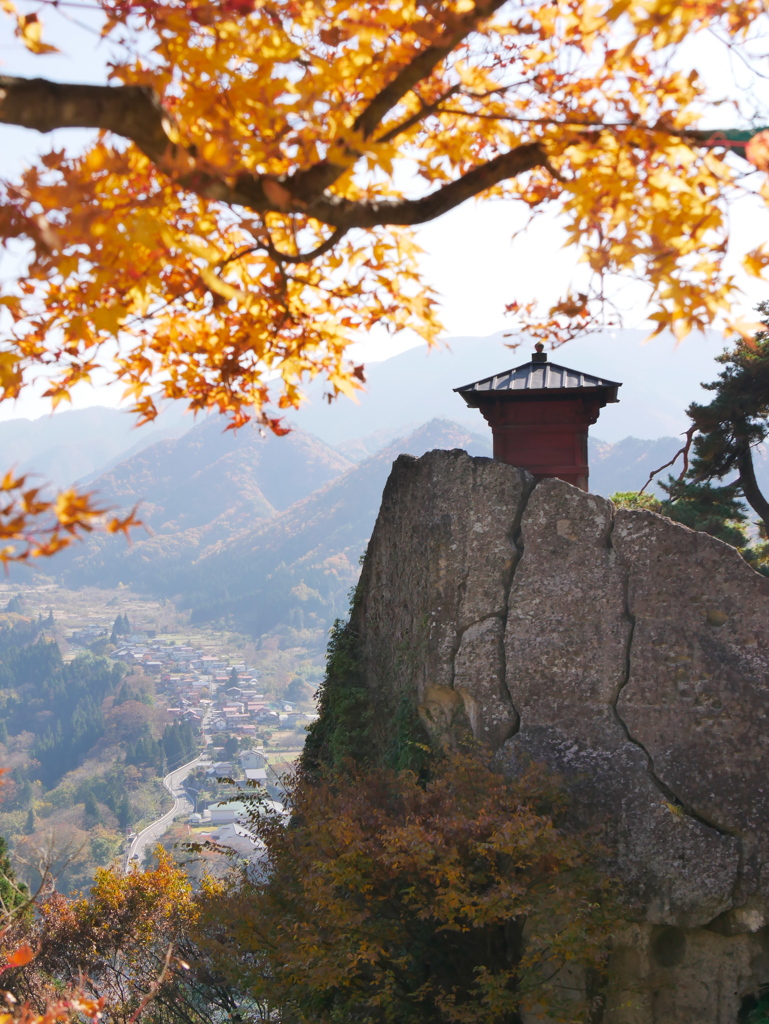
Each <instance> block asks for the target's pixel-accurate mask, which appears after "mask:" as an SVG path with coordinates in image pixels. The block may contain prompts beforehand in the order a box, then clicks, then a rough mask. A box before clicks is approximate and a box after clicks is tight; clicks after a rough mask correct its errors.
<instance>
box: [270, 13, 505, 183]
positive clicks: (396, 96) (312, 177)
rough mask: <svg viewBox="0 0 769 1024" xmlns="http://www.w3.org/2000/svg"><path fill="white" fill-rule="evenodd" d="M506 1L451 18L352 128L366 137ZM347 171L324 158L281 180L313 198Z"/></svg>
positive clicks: (375, 97)
mask: <svg viewBox="0 0 769 1024" xmlns="http://www.w3.org/2000/svg"><path fill="white" fill-rule="evenodd" d="M504 2H505V0H486V2H485V3H484V2H481V0H476V5H475V7H474V8H473V10H472V11H468V13H467V14H465V15H461V16H460V17H458V18H455V19H454V26H453V27H452V30H448V31H446V32H444V34H443V38H442V39H441V40H440V42H439V43H436V44H435V45H433V46H428V47H426V48H425V49H424V50H421V51H420V52H419V53H418V54H416V56H415V57H414V58H413V59H412V60H411V61H410V62H409V63H408V64H406V66H405V67H403V68H401V70H400V71H399V72H398V74H397V75H396V76H395V78H393V79H392V81H390V82H388V84H387V85H386V86H385V87H384V88H383V89H380V91H379V92H378V93H377V94H376V96H374V97H373V99H371V100H370V101H369V103H368V104H367V106H366V107H365V108H364V109H363V110H362V111H361V113H360V114H358V116H357V117H356V119H355V121H354V122H353V131H356V132H361V134H362V135H363V137H364V139H369V138H371V136H372V135H373V134H374V132H375V131H376V129H377V128H378V127H379V125H380V124H381V123H382V121H383V120H384V118H385V117H386V116H387V114H389V112H390V111H391V110H392V109H393V107H395V106H396V105H397V104H398V103H399V102H400V101H401V100H402V99H403V97H404V96H405V95H406V94H407V93H409V92H411V91H412V90H413V89H414V87H415V86H416V85H418V84H419V82H421V81H422V80H423V79H425V78H427V76H428V75H429V74H431V73H432V71H433V70H434V69H435V68H436V67H437V66H438V65H439V64H440V63H441V61H443V60H445V59H446V58H447V57H448V56H449V54H450V53H451V52H452V51H453V50H455V49H456V48H457V46H458V45H459V44H460V43H461V42H462V40H463V39H465V38H466V37H467V36H468V35H470V33H471V32H473V31H474V30H475V29H476V28H477V27H478V23H479V22H481V21H483V20H484V19H485V18H488V17H490V15H492V14H493V13H494V12H495V11H496V10H498V9H499V8H500V7H501V6H502V4H503V3H504ZM345 170H346V168H345V167H343V166H339V165H338V164H333V163H331V162H330V161H328V160H324V161H322V162H320V163H318V164H316V165H315V166H314V167H311V168H309V170H307V171H301V172H300V173H299V174H296V175H294V176H293V178H291V179H290V180H288V181H286V182H284V184H285V185H286V187H287V188H288V189H289V190H290V191H291V192H292V194H294V195H296V196H298V197H300V198H302V199H306V200H308V199H312V198H314V197H316V196H319V195H321V194H322V193H323V192H325V190H326V189H327V188H330V187H331V185H333V184H334V182H335V181H337V179H338V178H339V177H341V175H342V174H343V173H344V171H345Z"/></svg>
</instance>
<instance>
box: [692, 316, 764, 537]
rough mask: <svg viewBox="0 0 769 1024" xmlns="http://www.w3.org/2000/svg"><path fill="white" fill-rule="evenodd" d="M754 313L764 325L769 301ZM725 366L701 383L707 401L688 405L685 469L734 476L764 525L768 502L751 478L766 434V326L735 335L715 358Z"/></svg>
mask: <svg viewBox="0 0 769 1024" xmlns="http://www.w3.org/2000/svg"><path fill="white" fill-rule="evenodd" d="M757 311H758V313H759V315H760V317H761V320H762V322H763V323H764V325H765V326H767V327H769V302H761V303H759V305H758V306H757ZM718 362H720V363H721V364H722V365H723V367H724V369H723V370H722V371H721V373H720V374H719V376H718V380H715V381H712V382H711V383H709V384H703V385H702V386H703V387H704V388H705V390H706V391H710V392H712V393H713V400H712V401H711V402H709V403H708V404H707V405H700V404H699V403H697V402H693V403H692V405H690V406H689V408H688V409H687V414H688V415H689V416H690V418H691V420H692V422H693V424H694V426H696V428H697V431H698V434H697V435H696V436H695V438H694V443H693V449H694V458H693V459H692V463H691V466H690V469H689V472H688V473H687V479H689V480H691V481H693V482H697V483H700V482H707V481H712V480H723V479H725V478H727V477H730V476H732V475H733V474H736V480H735V481H734V484H733V486H734V487H735V488H736V489H737V491H736V493H737V494H739V495H741V496H743V497H744V498H745V499H746V501H747V502H748V504H749V505H750V506H751V507H752V508H753V510H754V512H756V513H757V515H758V516H759V517H760V518H761V520H762V521H763V523H764V527H765V528H769V501H767V499H766V497H765V496H764V495H763V494H762V493H761V490H760V488H759V486H758V483H757V482H756V475H755V469H754V465H753V455H752V450H753V448H755V446H756V445H758V444H760V443H762V442H763V441H765V440H766V439H767V437H769V330H765V331H759V332H758V333H757V334H756V335H755V336H754V337H753V338H752V339H751V340H749V341H748V340H745V339H743V338H740V339H738V340H737V342H736V344H735V347H734V348H732V349H727V350H725V351H724V352H723V353H722V354H721V355H720V356H718Z"/></svg>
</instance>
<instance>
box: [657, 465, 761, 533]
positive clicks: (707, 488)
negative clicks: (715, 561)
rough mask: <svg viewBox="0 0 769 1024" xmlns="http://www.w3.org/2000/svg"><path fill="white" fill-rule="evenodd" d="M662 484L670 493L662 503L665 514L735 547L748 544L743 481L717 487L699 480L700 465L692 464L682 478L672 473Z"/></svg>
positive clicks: (661, 509)
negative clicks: (740, 485)
mask: <svg viewBox="0 0 769 1024" xmlns="http://www.w3.org/2000/svg"><path fill="white" fill-rule="evenodd" d="M660 486H661V487H662V489H663V490H664V491H665V492H666V493H667V495H668V497H667V499H666V500H665V501H663V502H662V503H661V507H660V511H661V512H662V514H663V515H665V516H668V517H669V518H670V519H675V521H676V522H678V523H683V524H684V526H689V527H690V528H691V529H692V530H701V531H702V532H703V533H709V534H710V535H711V536H712V537H718V539H719V540H723V541H726V543H727V544H731V545H732V546H733V547H735V548H745V547H747V546H748V544H749V542H750V541H749V537H748V535H747V533H746V531H745V523H747V521H748V516H747V513H746V510H745V506H744V504H743V503H742V502H741V501H740V500H739V495H740V488H739V484H736V483H734V484H724V485H723V486H721V487H717V486H715V485H713V484H711V483H709V482H707V481H699V480H698V478H697V468H696V466H692V468H691V469H690V470H689V472H688V473H687V474H686V476H685V477H684V478H683V479H682V480H676V479H674V478H673V477H670V478H669V479H668V482H667V483H666V484H663V483H661V484H660Z"/></svg>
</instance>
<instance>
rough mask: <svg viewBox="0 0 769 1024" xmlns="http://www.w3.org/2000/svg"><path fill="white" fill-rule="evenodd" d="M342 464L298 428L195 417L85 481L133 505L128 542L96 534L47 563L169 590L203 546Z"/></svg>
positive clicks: (104, 580) (303, 491)
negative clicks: (136, 518) (176, 433)
mask: <svg viewBox="0 0 769 1024" xmlns="http://www.w3.org/2000/svg"><path fill="white" fill-rule="evenodd" d="M350 466H351V463H350V462H349V461H348V460H347V459H345V458H344V456H342V455H340V454H339V453H338V452H336V451H334V449H332V448H330V447H329V446H328V445H327V444H325V443H324V442H323V441H320V440H319V439H318V438H315V437H313V436H312V435H310V434H307V433H305V432H304V431H302V430H296V431H293V432H292V433H291V434H289V435H288V436H287V437H282V438H278V437H275V436H274V435H273V434H269V435H267V436H264V435H263V434H262V433H261V432H260V431H259V430H258V429H255V428H254V427H253V426H247V427H245V428H243V429H242V430H240V431H238V432H237V433H235V434H233V433H232V432H225V431H224V423H223V421H221V420H218V419H216V418H212V419H208V420H205V421H204V422H202V423H200V424H199V425H198V426H196V427H194V428H193V429H192V430H190V431H189V433H187V434H185V435H184V437H182V438H180V439H178V440H172V441H163V442H160V443H158V444H155V445H151V446H150V447H149V448H146V449H145V450H143V451H141V452H138V453H137V454H135V455H133V456H132V457H131V458H129V459H126V460H125V461H124V462H122V463H120V464H119V465H118V466H116V467H115V468H114V469H112V470H111V471H110V472H108V473H105V474H104V475H102V476H100V477H99V478H98V479H96V480H94V481H93V482H92V483H91V484H90V485H89V486H91V487H92V488H93V489H94V490H95V491H96V492H97V493H98V495H99V498H100V500H102V501H103V502H105V503H106V504H109V505H111V506H116V507H118V508H121V509H130V508H132V507H133V506H134V505H137V504H138V505H139V506H140V508H139V515H140V518H141V519H142V521H143V522H144V524H145V526H146V529H147V533H149V536H148V535H147V533H145V532H142V531H137V532H136V534H135V537H134V539H133V544H132V545H130V546H127V545H126V543H125V541H124V540H123V538H119V537H114V536H107V535H104V534H101V535H99V536H95V537H93V538H91V539H90V540H89V541H88V542H86V543H85V544H83V545H76V546H75V547H74V548H72V549H70V550H68V551H66V552H64V553H63V554H62V555H60V556H57V558H56V559H55V560H54V561H53V562H52V563H51V567H52V568H53V569H54V571H56V572H58V573H59V574H60V575H61V576H62V578H63V580H64V582H65V583H66V584H67V585H68V586H80V585H82V584H94V585H98V586H104V587H112V586H116V585H117V584H118V583H120V582H123V583H131V584H133V585H134V586H135V587H138V588H140V589H143V590H145V591H146V592H151V593H160V594H175V593H178V592H179V591H180V590H181V589H182V588H183V577H184V572H185V570H186V567H187V566H188V565H189V564H190V563H191V562H192V561H193V560H194V559H196V558H198V557H199V556H200V555H201V553H203V552H204V551H205V550H207V549H208V548H210V547H212V546H215V545H217V544H219V543H221V542H222V541H223V540H226V539H228V538H229V537H231V536H232V535H233V534H235V533H237V532H239V531H241V530H243V529H246V528H247V527H249V526H250V525H252V524H253V523H254V522H257V521H260V520H267V519H270V518H271V517H273V516H274V515H275V514H276V512H279V511H280V510H282V509H285V508H286V507H288V506H289V505H291V504H292V503H293V502H295V501H297V500H299V499H301V498H303V497H304V496H305V495H307V494H310V493H311V492H312V491H314V490H316V489H317V488H319V487H322V486H323V484H325V483H326V482H327V481H329V480H332V479H334V478H335V477H337V476H339V474H340V473H343V472H344V471H345V470H347V469H349V468H350Z"/></svg>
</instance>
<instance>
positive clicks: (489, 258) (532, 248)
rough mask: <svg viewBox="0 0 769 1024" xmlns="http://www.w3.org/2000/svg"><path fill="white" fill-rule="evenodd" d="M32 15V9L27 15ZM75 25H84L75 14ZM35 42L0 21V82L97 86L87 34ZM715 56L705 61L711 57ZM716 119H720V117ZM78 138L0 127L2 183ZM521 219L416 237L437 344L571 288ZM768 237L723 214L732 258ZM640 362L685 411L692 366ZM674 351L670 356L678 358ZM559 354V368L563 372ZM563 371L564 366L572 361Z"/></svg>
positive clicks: (86, 398)
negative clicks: (26, 46)
mask: <svg viewBox="0 0 769 1024" xmlns="http://www.w3.org/2000/svg"><path fill="white" fill-rule="evenodd" d="M30 9H35V8H30ZM76 13H77V15H78V17H79V18H82V17H85V14H84V12H83V11H80V10H78V11H77V12H76ZM43 18H44V20H45V22H46V33H45V37H46V38H47V39H48V40H50V41H52V42H55V43H56V45H58V46H59V47H60V48H61V49H62V51H63V53H62V54H61V55H48V56H45V57H34V56H32V55H31V54H28V53H27V52H26V51H24V50H23V49H22V48H21V47H20V46H19V44H18V42H16V41H15V40H14V39H13V33H12V26H11V22H10V19H8V18H3V19H2V21H0V59H1V60H2V72H3V73H4V74H19V75H27V76H37V75H39V76H43V77H49V78H53V79H56V80H61V81H63V80H69V81H81V82H99V81H103V80H104V65H105V60H106V59H107V57H108V53H107V50H106V48H105V47H104V45H103V44H102V43H100V40H99V38H98V34H97V33H95V32H94V33H89V32H86V31H83V30H81V29H79V28H77V27H75V26H73V25H72V24H69V23H68V22H67V21H66V20H65V19H63V18H62V17H61V16H60V15H58V14H57V13H56V12H55V11H50V9H48V8H46V9H45V10H44V12H43ZM698 45H699V46H700V49H699V50H698V53H697V56H698V61H697V63H699V64H700V65H701V70H702V71H703V72H704V73H706V74H707V75H708V77H709V79H712V80H713V81H714V82H715V83H716V84H718V83H720V82H721V80H722V79H723V80H725V79H726V78H728V77H729V69H728V68H727V67H726V66H725V65H723V66H719V64H718V59H719V58H718V57H717V52H716V51H713V52H711V51H710V50H709V49H708V45H707V44H698ZM714 55H715V56H714ZM724 116H725V117H728V116H729V115H728V114H727V113H726V112H725V114H724ZM86 137H87V133H85V132H76V131H71V130H70V131H59V132H56V133H53V134H52V135H48V136H43V135H39V134H37V133H34V132H28V131H25V130H24V129H20V128H11V127H6V126H0V139H1V140H2V144H1V145H0V173H2V174H5V175H12V174H13V173H14V172H15V171H17V170H18V169H19V168H20V167H22V166H23V165H24V163H25V162H26V161H29V160H30V159H31V158H32V157H33V156H34V155H35V154H36V153H39V152H44V151H46V150H47V149H48V148H50V147H51V146H52V145H56V146H62V145H67V146H76V145H78V142H79V141H82V140H83V139H84V138H86ZM525 218H526V212H525V211H524V210H523V209H522V208H519V207H518V206H516V205H515V204H511V203H499V202H495V203H486V204H478V203H475V202H472V201H471V202H469V203H466V204H465V205H464V206H463V207H461V208H459V209H458V210H455V211H453V212H452V213H450V214H448V215H446V216H445V217H443V218H441V219H440V220H438V221H435V222H433V223H431V224H428V225H426V226H424V227H422V228H421V229H420V231H419V240H420V243H421V245H422V246H423V248H424V249H425V255H424V257H423V267H424V270H425V274H426V277H427V279H428V280H429V281H430V282H431V283H432V284H433V285H434V286H435V287H437V289H438V290H439V292H440V294H441V296H442V302H443V305H442V317H443V321H444V323H445V325H446V333H447V336H449V337H450V336H484V335H489V334H493V333H495V332H497V331H500V330H504V329H505V328H506V327H507V326H508V324H507V322H506V320H505V317H504V315H503V310H504V305H505V303H507V302H510V301H511V300H512V299H514V298H516V299H520V300H529V299H531V298H538V299H541V300H543V301H548V300H551V299H554V298H556V297H557V296H558V295H560V294H562V293H563V292H564V291H565V289H566V286H568V284H569V282H571V281H575V282H577V283H578V281H579V277H578V275H577V268H576V267H575V262H574V256H573V254H572V253H571V252H569V251H565V250H563V248H562V240H563V239H562V234H561V232H560V230H559V228H558V225H557V223H555V221H554V219H553V217H549V216H547V215H545V216H544V217H542V218H540V219H539V220H538V221H537V222H536V223H535V225H534V226H533V227H532V228H531V229H530V231H529V232H528V233H527V234H525V235H523V236H521V237H519V238H518V239H517V240H515V241H514V242H513V241H512V236H513V234H514V233H515V232H517V231H518V230H520V228H522V227H523V226H524V223H525ZM767 236H769V212H767V210H766V208H765V207H763V206H760V207H759V206H758V205H757V204H754V203H752V202H750V201H747V200H745V201H742V202H741V203H739V204H737V206H736V208H735V209H734V214H733V251H734V253H736V254H740V253H744V252H745V251H747V250H748V249H750V248H753V247H754V246H755V245H758V244H760V243H761V242H763V241H765V240H766V238H767ZM10 269H11V267H10V265H9V263H8V258H7V257H6V258H5V260H4V261H2V262H0V276H3V275H5V276H7V275H8V273H9V270H10ZM733 269H734V271H735V272H736V273H737V274H738V277H739V281H740V284H741V286H742V287H743V289H744V300H743V302H742V303H741V309H740V313H741V314H743V315H746V316H747V317H748V319H753V317H752V315H751V310H752V308H753V306H754V305H755V303H756V302H757V301H758V300H760V299H762V298H764V297H767V289H766V286H765V285H763V284H761V283H760V282H758V281H756V279H750V278H748V277H747V276H746V275H744V274H742V272H741V271H740V270H739V267H738V262H737V260H734V266H733ZM616 294H617V298H618V299H619V300H620V302H621V304H622V305H623V306H624V307H625V317H624V326H626V327H640V326H643V325H644V319H645V309H644V295H643V291H642V289H641V288H640V287H638V286H631V287H627V286H623V287H620V288H619V289H618V291H617V293H616ZM417 343H418V339H416V338H414V337H407V336H405V335H399V336H398V337H397V338H396V339H391V338H389V337H387V336H384V335H383V336H382V337H373V338H369V339H368V340H367V341H366V342H364V343H363V344H361V345H360V346H356V348H357V351H356V352H355V353H354V355H355V356H356V357H358V358H363V359H368V360H371V359H382V358H387V356H389V355H391V354H395V353H396V352H398V351H402V350H403V349H405V348H409V347H411V346H412V345H414V344H417ZM683 344H684V347H688V346H692V345H698V344H699V342H698V340H697V339H690V340H688V341H686V342H684V343H683ZM653 349H654V352H655V356H654V357H652V353H651V349H650V351H649V358H657V359H662V361H663V362H664V364H665V367H666V371H665V372H666V373H668V374H670V373H672V374H673V376H675V375H676V365H680V371H681V373H680V376H681V379H682V396H681V398H682V404H685V402H686V392H688V391H689V390H690V389H689V385H690V383H691V382H690V381H689V379H688V378H689V374H688V372H687V371H686V365H687V364H692V363H695V364H698V365H699V363H700V360H699V359H694V360H690V359H685V358H684V359H678V354H677V353H676V351H675V346H674V345H673V343H672V341H670V342H664V343H655V345H654V346H653ZM680 351H681V350H679V352H680ZM565 357H566V353H563V358H564V361H566V362H568V361H569V360H567V359H566V358H565ZM571 362H574V360H573V359H572V360H571ZM118 401H119V395H118V394H117V393H115V392H112V393H110V392H108V391H106V389H93V388H89V389H85V390H83V391H82V392H81V393H80V394H79V395H78V396H77V405H78V406H81V407H82V406H85V405H93V404H109V405H114V404H117V403H118ZM47 409H48V406H47V405H46V404H45V403H43V402H42V401H41V400H40V399H35V398H34V397H31V396H30V397H27V398H22V399H21V400H20V401H19V402H18V403H15V405H12V404H11V403H5V404H4V405H2V406H0V419H8V418H12V417H16V416H38V415H41V414H43V413H44V412H46V411H47Z"/></svg>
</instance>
